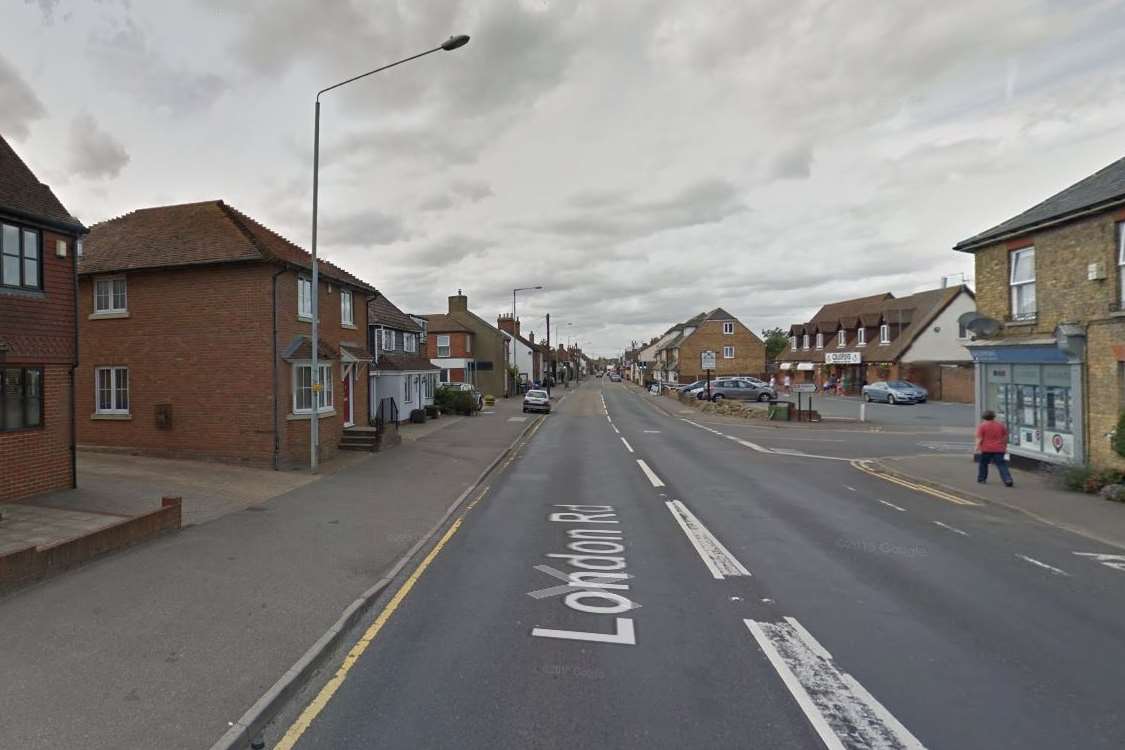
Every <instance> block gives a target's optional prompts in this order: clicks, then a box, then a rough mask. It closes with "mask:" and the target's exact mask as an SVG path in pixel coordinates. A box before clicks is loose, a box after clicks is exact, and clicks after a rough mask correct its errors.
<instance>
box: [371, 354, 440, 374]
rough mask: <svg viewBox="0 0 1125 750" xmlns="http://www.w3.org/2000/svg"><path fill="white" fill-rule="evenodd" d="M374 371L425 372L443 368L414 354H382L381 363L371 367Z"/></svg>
mask: <svg viewBox="0 0 1125 750" xmlns="http://www.w3.org/2000/svg"><path fill="white" fill-rule="evenodd" d="M371 369H372V370H376V371H384V370H386V371H393V372H423V371H426V370H440V369H441V368H440V367H438V366H437V365H435V364H434V363H432V362H430V360H428V359H426V358H425V357H421V356H417V355H413V354H386V353H384V354H381V355H380V356H379V361H378V362H376V363H375V364H373V365H371Z"/></svg>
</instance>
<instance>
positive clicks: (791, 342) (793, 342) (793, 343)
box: [789, 336, 797, 351]
mask: <svg viewBox="0 0 1125 750" xmlns="http://www.w3.org/2000/svg"><path fill="white" fill-rule="evenodd" d="M789 346H790V347H792V349H793V351H797V337H796V336H790V337H789Z"/></svg>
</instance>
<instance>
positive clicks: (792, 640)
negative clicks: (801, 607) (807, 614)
mask: <svg viewBox="0 0 1125 750" xmlns="http://www.w3.org/2000/svg"><path fill="white" fill-rule="evenodd" d="M743 622H744V623H745V624H746V627H747V628H748V629H749V630H750V633H751V635H753V636H754V640H755V641H757V642H758V647H759V648H760V649H762V652H763V653H764V654H765V655H766V658H767V659H768V660H769V662H770V666H772V667H773V668H774V670H775V671H776V672H777V674H778V676H779V677H781V681H782V682H783V683H785V687H786V688H788V689H789V693H790V694H791V695H792V696H793V699H794V700H796V701H797V705H798V706H800V708H801V711H802V712H803V713H804V714H805V717H806V718H807V719H808V720H809V723H810V724H812V727H813V729H814V730H815V731H816V733H817V734H818V735H819V736H820V739H821V741H822V742H823V743H824V745H825V747H827V748H830V750H844V748H847V747H865V748H909V749H910V750H925V748H924V746H923V745H922V743H921V742H920V741H919V740H918V738H917V737H915V736H914V735H913V734H911V733H910V730H909V729H907V728H906V727H905V726H903V725H902V723H901V722H899V720H898V719H896V718H895V717H894V716H893V715H892V714H891V712H890V711H888V710H887V708H886V707H885V706H884V705H883V704H882V703H880V702H879V701H878V700H876V699H875V696H873V695H872V694H871V693H869V692H868V691H867V689H866V688H865V687H863V685H861V684H860V683H859V681H858V680H856V679H855V678H854V677H852V676H851V675H850V674H848V673H847V672H844V671H843V670H841V669H840V668H839V667H837V666H836V663H835V662H834V661H833V659H832V654H830V653H829V652H828V650H827V649H826V648H824V647H823V646H821V645H820V643H819V642H818V641H817V640H816V639H815V638H813V636H812V634H811V633H810V632H809V631H808V630H806V629H805V628H804V626H802V625H801V623H799V622H797V620H796V619H795V618H793V617H786V618H784V621H783V622H757V621H755V620H743ZM845 742H846V743H847V744H845Z"/></svg>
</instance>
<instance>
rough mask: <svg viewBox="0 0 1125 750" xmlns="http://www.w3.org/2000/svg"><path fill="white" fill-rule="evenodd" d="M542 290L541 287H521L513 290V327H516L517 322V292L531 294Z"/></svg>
mask: <svg viewBox="0 0 1125 750" xmlns="http://www.w3.org/2000/svg"><path fill="white" fill-rule="evenodd" d="M542 288H543V287H541V286H520V287H516V288H515V289H513V290H512V325H515V322H516V292H530V291H533V290H536V289H542Z"/></svg>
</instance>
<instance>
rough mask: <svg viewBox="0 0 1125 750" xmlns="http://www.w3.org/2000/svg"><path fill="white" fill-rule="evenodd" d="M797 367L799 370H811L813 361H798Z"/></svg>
mask: <svg viewBox="0 0 1125 750" xmlns="http://www.w3.org/2000/svg"><path fill="white" fill-rule="evenodd" d="M797 369H798V370H811V369H813V363H812V362H798V363H797Z"/></svg>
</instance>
